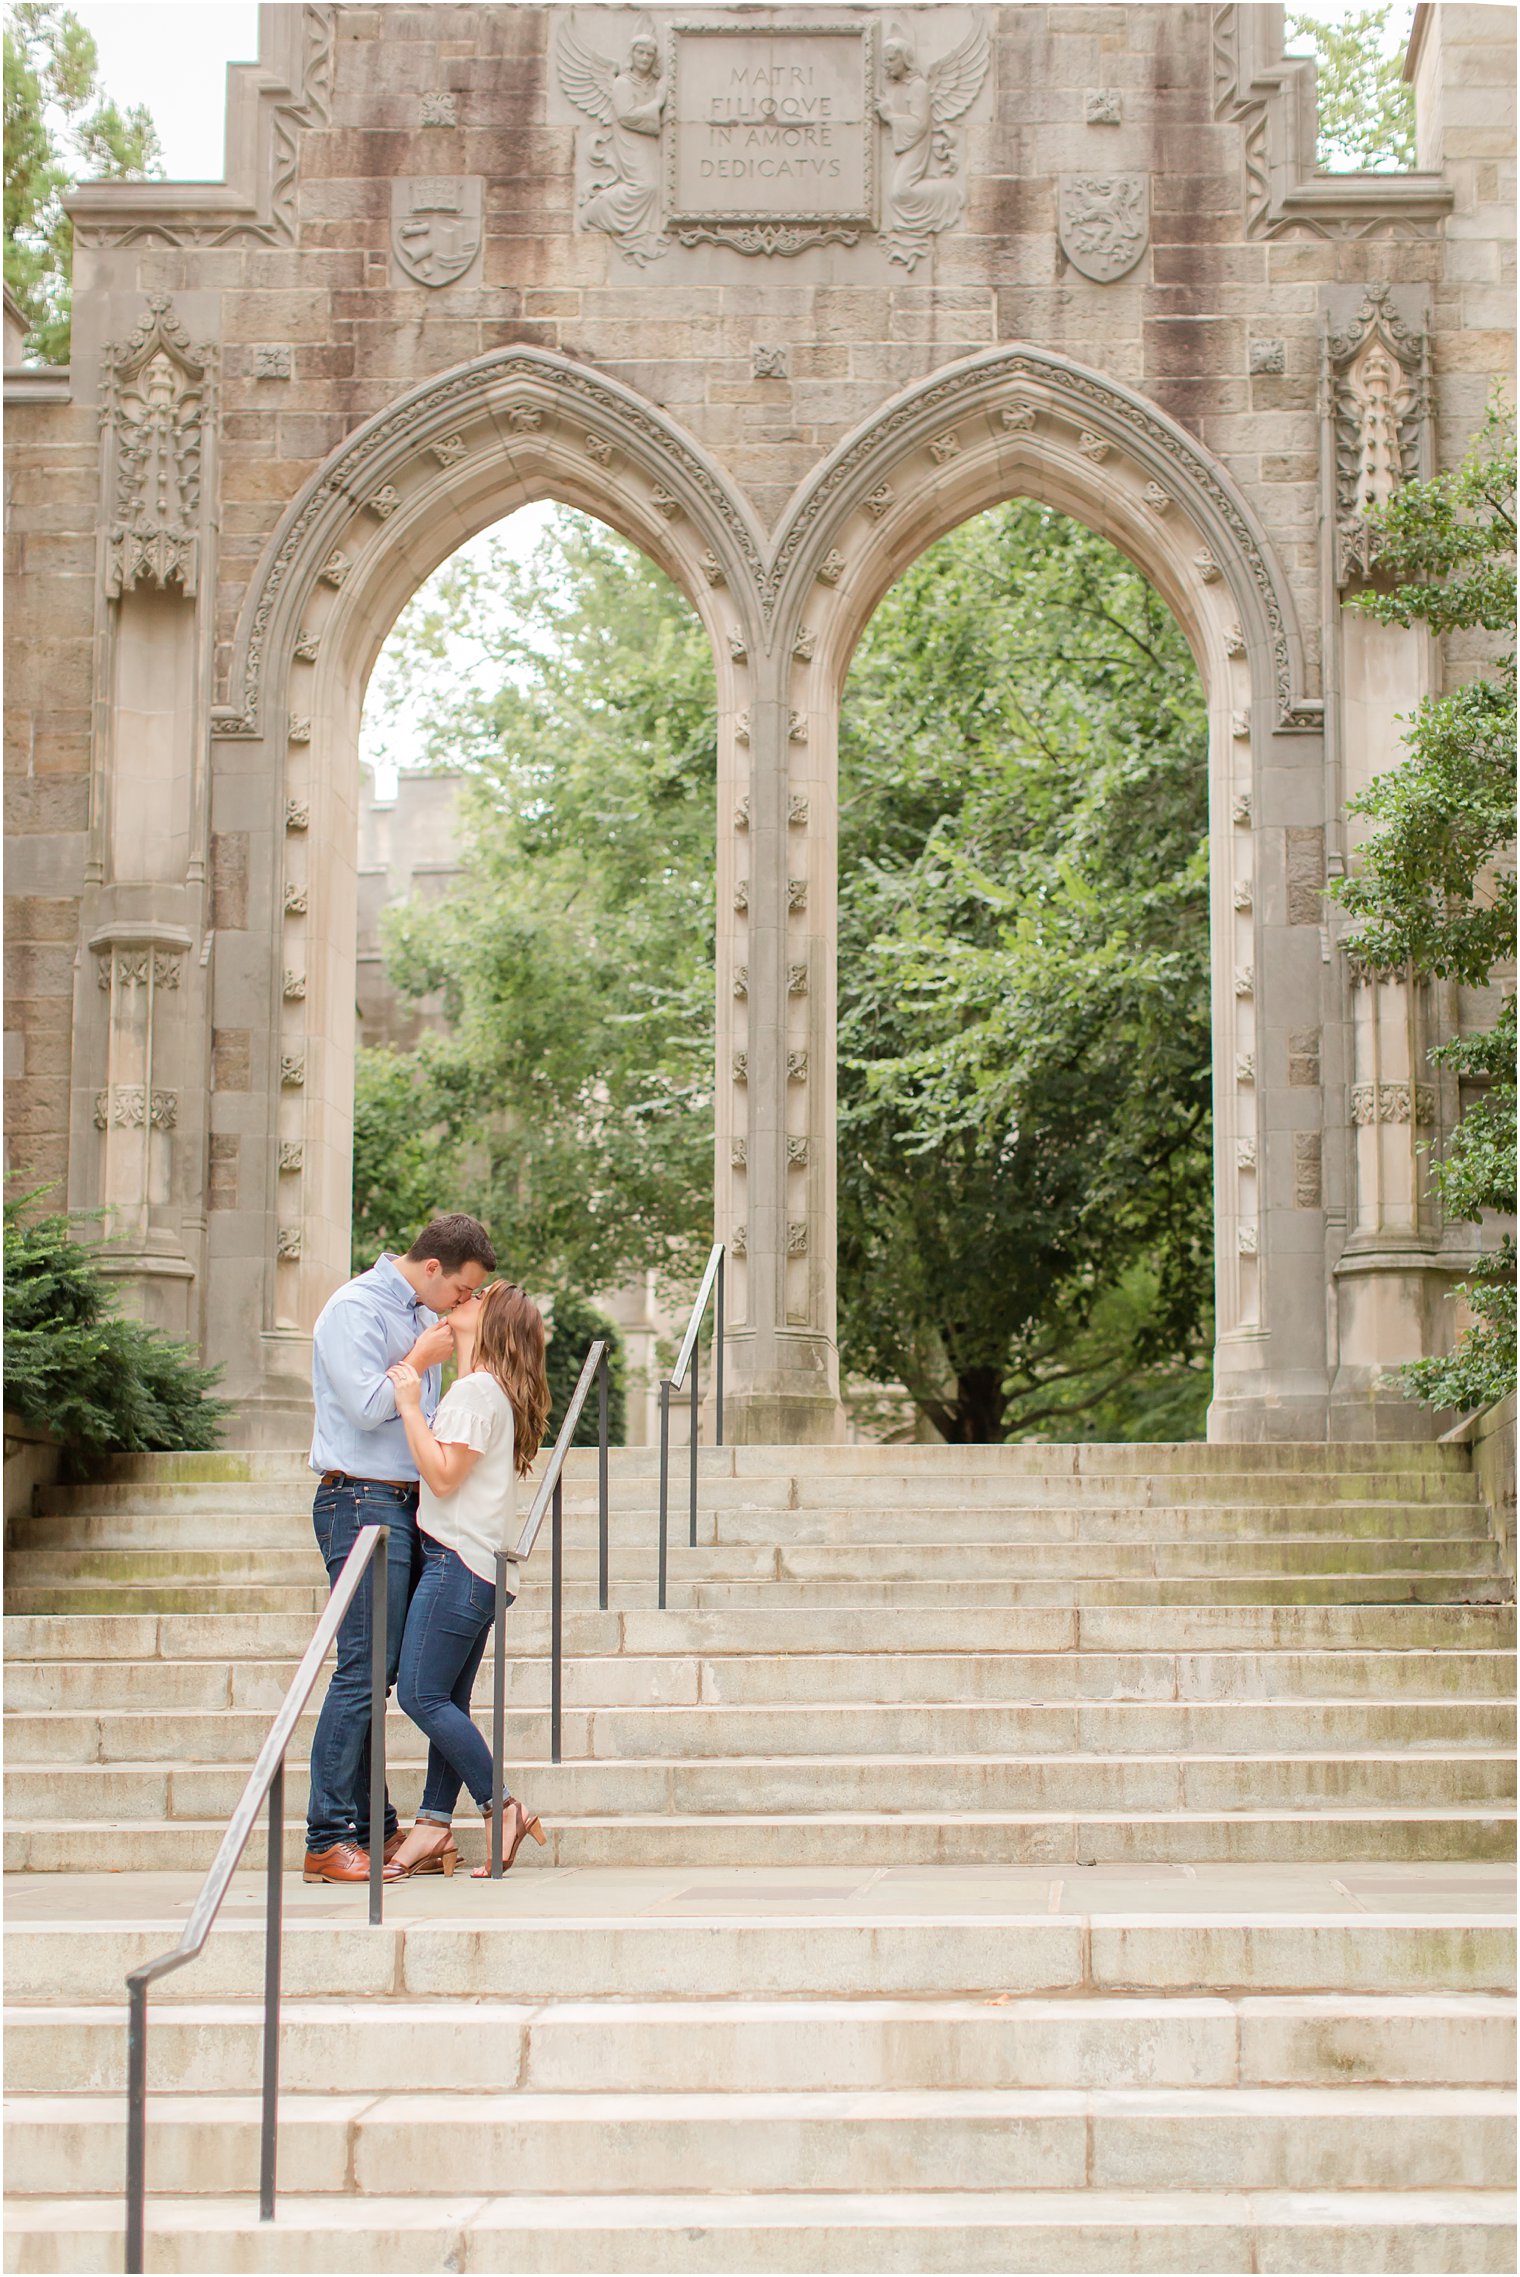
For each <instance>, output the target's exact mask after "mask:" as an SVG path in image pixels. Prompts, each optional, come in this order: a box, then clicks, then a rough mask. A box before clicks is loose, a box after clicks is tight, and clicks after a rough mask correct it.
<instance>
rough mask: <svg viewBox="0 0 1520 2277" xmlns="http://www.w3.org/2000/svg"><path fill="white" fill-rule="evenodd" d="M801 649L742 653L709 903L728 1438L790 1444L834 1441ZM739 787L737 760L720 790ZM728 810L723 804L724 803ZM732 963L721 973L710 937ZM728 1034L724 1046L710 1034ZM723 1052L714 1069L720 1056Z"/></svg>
mask: <svg viewBox="0 0 1520 2277" xmlns="http://www.w3.org/2000/svg"><path fill="white" fill-rule="evenodd" d="M811 653H812V644H811V640H810V638H809V637H808V636H807V635H806V633H805V632H804V633H799V634H798V635H797V636H796V638H795V640H794V642H793V644H792V645H791V647H790V648H788V649H786V650H785V651H784V652H782V653H767V654H764V655H759V656H754V657H752V658H750V659H749V666H750V670H749V687H750V690H751V701H750V703H749V706H748V709H747V711H746V712H743V713H741V714H740V716H739V718H738V720H737V721H736V723H735V746H736V757H737V758H738V759H740V760H742V758H743V757H744V755H745V753H746V752H747V755H748V787H747V790H745V789H740V790H737V795H736V797H735V798H734V799H733V800H732V802H730V800H729V799H728V796H727V786H726V785H725V786H721V787H720V799H722V801H723V807H720V816H719V821H720V842H721V837H722V834H723V830H724V828H725V827H726V825H727V822H728V817H729V816H730V815H731V816H732V822H733V833H732V835H733V841H734V845H735V848H736V853H735V856H734V862H733V883H732V887H731V889H730V892H729V895H728V900H729V905H730V906H731V907H732V909H733V912H734V917H735V924H734V926H733V929H732V932H731V934H729V933H728V926H727V917H726V913H725V910H724V909H723V907H722V906H721V904H722V902H723V898H724V889H725V883H726V881H725V878H724V865H723V863H722V862H721V861H720V864H719V896H720V910H719V927H718V940H719V951H718V968H719V969H718V989H719V1019H718V1034H719V1053H720V1064H719V1071H718V1072H719V1089H720V1095H721V1093H722V1091H723V1090H724V1089H725V1088H727V1089H728V1091H729V1093H730V1098H731V1109H730V1120H729V1122H728V1124H727V1127H726V1128H725V1118H724V1116H723V1114H722V1113H720V1114H719V1117H718V1146H719V1159H718V1165H717V1191H718V1193H719V1195H720V1197H721V1196H724V1195H727V1197H728V1216H727V1222H726V1225H725V1223H724V1221H723V1216H722V1212H721V1210H720V1231H721V1232H722V1233H723V1235H724V1238H725V1239H726V1240H728V1242H729V1243H730V1246H731V1248H732V1249H733V1250H734V1251H735V1252H736V1269H735V1272H734V1274H733V1276H732V1280H731V1284H730V1285H731V1287H732V1290H733V1300H732V1303H731V1307H730V1314H731V1320H732V1328H731V1332H730V1337H729V1344H728V1363H727V1364H728V1381H727V1384H726V1386H725V1393H726V1398H725V1432H726V1435H727V1436H729V1437H731V1438H733V1439H735V1440H739V1441H750V1442H755V1443H760V1444H764V1443H769V1442H777V1443H798V1442H807V1441H819V1440H830V1439H834V1438H836V1437H837V1436H838V1435H839V1432H840V1429H841V1422H842V1410H841V1408H840V1404H839V1360H838V1353H837V1350H836V1347H835V1283H834V1247H835V1226H834V958H835V923H834V908H835V876H834V864H835V843H836V833H835V829H834V793H833V743H834V717H833V714H832V712H828V714H827V716H824V714H823V713H821V712H820V711H819V709H818V708H817V700H816V699H815V704H814V708H812V709H809V708H808V705H807V703H806V701H805V698H804V697H803V693H802V691H803V687H804V685H805V676H806V674H807V667H808V664H809V662H810V659H811ZM741 780H742V777H741V776H740V774H739V770H738V768H737V767H736V769H735V777H734V782H735V786H736V787H737V785H738V783H739V782H740V781H741ZM723 808H727V813H726V814H725V812H724V811H723ZM726 936H727V937H728V938H730V939H731V940H732V944H733V948H732V963H731V964H730V966H729V968H728V970H727V972H725V969H724V965H725V950H724V943H725V937H726ZM726 1039H732V1040H731V1041H729V1042H728V1043H727V1048H726V1049H725V1040H726ZM725 1062H726V1064H725Z"/></svg>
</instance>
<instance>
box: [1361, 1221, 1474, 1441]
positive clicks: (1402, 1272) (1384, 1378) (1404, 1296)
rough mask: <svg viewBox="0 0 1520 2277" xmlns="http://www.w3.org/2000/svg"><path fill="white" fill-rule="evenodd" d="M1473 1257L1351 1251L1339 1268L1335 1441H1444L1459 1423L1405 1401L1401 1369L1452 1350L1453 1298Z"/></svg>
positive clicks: (1427, 1252) (1420, 1251)
mask: <svg viewBox="0 0 1520 2277" xmlns="http://www.w3.org/2000/svg"><path fill="white" fill-rule="evenodd" d="M1472 1262H1473V1261H1472V1260H1471V1259H1465V1260H1464V1259H1459V1258H1452V1257H1443V1258H1439V1259H1438V1258H1437V1257H1436V1256H1435V1255H1434V1254H1433V1253H1432V1252H1431V1251H1430V1250H1429V1249H1426V1248H1423V1247H1422V1248H1420V1249H1418V1250H1400V1249H1392V1248H1390V1249H1378V1250H1365V1251H1362V1252H1360V1253H1358V1252H1355V1251H1351V1252H1348V1253H1347V1254H1346V1255H1345V1256H1343V1257H1342V1258H1341V1261H1340V1263H1339V1264H1338V1265H1337V1266H1336V1268H1335V1291H1336V1302H1337V1308H1338V1313H1339V1323H1340V1338H1339V1343H1340V1363H1339V1365H1338V1367H1337V1368H1336V1371H1335V1377H1334V1380H1333V1382H1332V1384H1331V1387H1330V1430H1329V1436H1330V1438H1331V1439H1338V1440H1346V1439H1403V1440H1419V1439H1438V1438H1439V1437H1440V1435H1441V1433H1442V1432H1443V1431H1444V1430H1446V1429H1447V1428H1448V1426H1449V1425H1450V1424H1451V1423H1452V1422H1453V1421H1454V1420H1455V1419H1454V1417H1453V1416H1451V1415H1450V1414H1448V1413H1447V1412H1446V1410H1444V1409H1441V1408H1434V1407H1425V1406H1423V1405H1422V1404H1421V1402H1420V1401H1419V1400H1415V1399H1406V1398H1405V1397H1404V1395H1403V1393H1402V1392H1401V1391H1400V1389H1399V1387H1398V1384H1397V1383H1396V1382H1395V1381H1394V1372H1395V1370H1396V1369H1398V1368H1400V1367H1403V1366H1405V1365H1406V1364H1407V1363H1408V1362H1409V1361H1411V1360H1418V1359H1423V1358H1424V1357H1425V1356H1426V1355H1427V1354H1430V1353H1438V1352H1446V1351H1449V1350H1450V1349H1451V1343H1452V1337H1453V1334H1454V1331H1455V1328H1456V1325H1457V1324H1456V1319H1455V1308H1454V1307H1453V1305H1452V1303H1451V1292H1452V1289H1453V1287H1454V1285H1455V1283H1456V1282H1457V1281H1458V1280H1459V1279H1460V1278H1461V1276H1462V1275H1463V1274H1464V1273H1465V1272H1468V1271H1470V1270H1471V1267H1472Z"/></svg>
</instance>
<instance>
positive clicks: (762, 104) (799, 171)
mask: <svg viewBox="0 0 1520 2277" xmlns="http://www.w3.org/2000/svg"><path fill="white" fill-rule="evenodd" d="M875 39H876V27H875V25H874V23H871V22H869V21H868V22H864V23H862V22H858V21H857V22H855V23H840V22H839V21H837V20H833V21H831V20H829V19H827V18H819V19H818V20H816V21H812V22H809V21H807V20H803V21H802V22H799V23H794V24H790V25H788V26H787V27H786V28H785V29H784V30H772V29H769V28H765V29H762V28H761V27H759V26H751V25H748V24H745V23H743V22H742V21H741V22H737V23H736V22H734V21H733V20H731V19H730V20H729V21H726V22H725V21H722V20H709V19H704V18H687V19H684V20H683V19H677V21H676V22H675V24H674V25H673V26H672V28H671V47H670V59H671V60H670V96H669V103H668V113H669V131H668V133H667V135H666V154H665V163H666V213H667V227H668V228H669V230H670V231H671V233H672V234H673V235H674V236H675V237H676V238H678V239H679V241H680V242H681V243H682V244H683V245H696V244H699V243H702V242H703V241H707V242H709V243H715V244H724V245H732V246H734V247H736V249H737V250H738V251H740V252H741V253H797V252H800V251H801V250H802V248H803V247H804V246H806V245H827V244H830V243H833V244H843V245H853V244H854V243H855V242H856V240H857V239H858V238H859V236H860V234H861V232H862V231H863V230H868V229H872V228H874V227H875V221H876V180H875V173H876V122H875V118H874V115H873V108H872V90H873V88H874V86H875V80H876V63H875Z"/></svg>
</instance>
